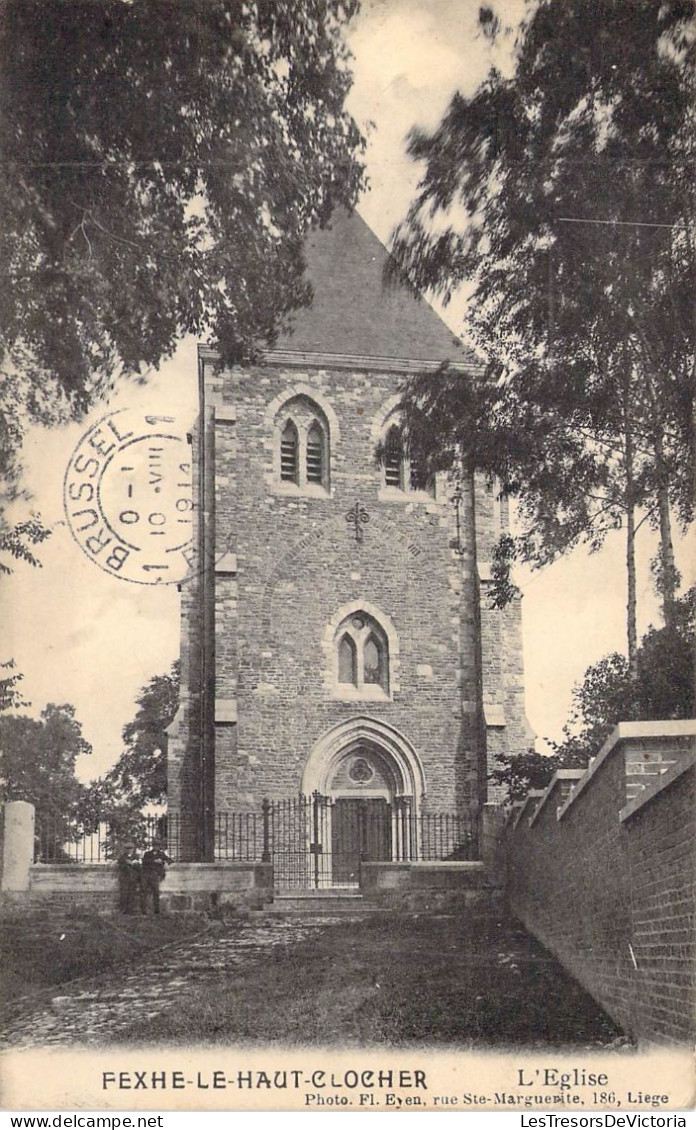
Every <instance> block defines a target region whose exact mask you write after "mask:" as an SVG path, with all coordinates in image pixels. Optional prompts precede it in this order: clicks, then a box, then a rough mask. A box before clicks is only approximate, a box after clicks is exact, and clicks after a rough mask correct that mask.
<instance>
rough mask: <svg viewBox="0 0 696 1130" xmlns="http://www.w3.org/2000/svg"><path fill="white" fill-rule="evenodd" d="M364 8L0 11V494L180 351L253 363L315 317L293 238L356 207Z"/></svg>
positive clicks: (309, 1) (90, 1)
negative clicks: (290, 324)
mask: <svg viewBox="0 0 696 1130" xmlns="http://www.w3.org/2000/svg"><path fill="white" fill-rule="evenodd" d="M356 9H357V0H299V2H293V3H291V2H290V0H255V2H253V0H252V2H250V3H239V2H238V0H187V2H186V3H184V4H177V5H175V6H173V5H172V3H171V0H74V2H71V3H65V0H5V2H4V3H3V5H2V9H1V12H0V52H1V53H2V56H3V59H4V60H5V63H4V65H3V70H2V78H1V79H0V83H1V85H0V102H1V105H2V115H1V116H0V146H1V148H2V153H3V160H2V162H1V163H0V205H1V207H2V213H3V225H2V232H1V233H0V348H1V350H2V366H1V367H2V373H1V374H0V440H2V444H1V445H0V446H2V450H3V452H4V455H3V463H2V465H0V473H2V476H4V477H5V478H10V479H11V478H13V477H14V478H16V475H17V473H18V466H17V453H18V451H19V447H20V445H21V438H22V434H23V431H24V427H25V425H26V422H27V421H28V420H30V421H34V422H39V423H44V424H53V423H56V422H58V421H61V420H65V419H68V418H78V417H79V416H80V415H81V413H83V412H84V411H85V410H86V409H87V408H88V407H89V406H90V405H91V404H92V403H93V402H94V400H95V399H96V398H97V397H99V396H100V395H102V394H103V393H104V392H105V391H107V390H108V389H110V388H112V387H113V383H114V380H115V379H116V378H117V377H118V376H123V375H130V376H132V377H134V378H136V379H143V376H144V374H145V373H146V371H147V370H148V368H152V367H157V366H158V364H159V363H160V362H161V361H162V359H163V358H166V357H167V356H169V355H170V354H171V353H172V351H173V349H174V347H175V345H176V342H177V340H178V339H179V338H180V337H181V335H183V334H185V333H191V334H196V335H198V336H205V337H208V338H210V339H212V342H213V344H214V345H216V346H217V347H218V348H219V350H220V352H221V354H222V358H223V361H225V362H229V361H232V360H240V359H244V358H245V357H249V356H250V355H253V353H254V350H255V348H256V347H258V345H259V343H262V342H268V341H272V340H273V336H274V334H275V333H276V331H277V329H278V326H279V324H281V323H283V322H284V321H285V320H287V318H288V316H289V315H290V312H291V311H292V310H293V309H295V308H297V307H299V306H302V305H303V304H305V303H307V302H308V301H309V298H310V292H309V289H308V287H307V285H306V284H305V283H304V282H303V280H302V271H303V259H302V243H303V236H304V235H305V232H306V231H307V228H308V227H309V226H310V225H311V224H313V223H316V222H318V223H325V222H326V221H327V220H328V218H329V216H330V213H331V210H332V208H333V206H334V204H335V203H337V202H341V203H342V204H345V205H350V204H352V203H353V202H354V201H355V198H356V194H357V192H358V189H359V186H360V184H361V180H362V167H361V164H360V161H359V154H360V152H361V147H362V144H363V142H362V138H361V136H360V134H359V131H358V129H357V127H356V125H355V123H354V121H353V120H352V118H351V117H350V115H349V114H348V113H347V112H346V110H345V108H344V101H345V97H346V94H347V92H348V90H349V88H350V84H351V75H350V71H349V65H348V64H349V55H348V53H347V50H346V48H345V46H344V45H343V42H342V39H341V29H342V25H343V24H345V23H346V22H347V21H348V20H349V19H350V18H351V16H352V15H353V13H354V12H355V11H356Z"/></svg>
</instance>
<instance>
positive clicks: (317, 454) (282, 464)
mask: <svg viewBox="0 0 696 1130" xmlns="http://www.w3.org/2000/svg"><path fill="white" fill-rule="evenodd" d="M275 443H276V454H275V456H274V466H275V478H276V482H277V481H278V480H280V482H281V483H287V484H289V483H294V484H295V486H296V487H298V488H299V490H300V492H305V491H306V492H307V493H308V494H314V493H317V492H318V493H322V492H323V491H328V490H329V466H330V459H329V455H330V436H329V423H328V420H327V419H326V416H325V414H324V413H323V412H322V410H321V408H320V407H319V405H318V404H316V403H315V402H314V401H313V400H311V399H310V398H309V397H308V396H293V397H291V398H290V399H289V400H287V401H286V402H285V403H284V404H283V405H282V407H281V408H280V409H279V410H278V412H277V414H276V417H275Z"/></svg>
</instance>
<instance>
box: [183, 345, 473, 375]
mask: <svg viewBox="0 0 696 1130" xmlns="http://www.w3.org/2000/svg"><path fill="white" fill-rule="evenodd" d="M198 356H199V358H200V359H201V360H202V361H219V359H220V356H219V354H218V353H217V351H216V350H214V349H210V348H209V347H208V346H199V347H198ZM261 363H262V364H267V365H287V366H298V367H299V368H312V369H356V370H361V371H362V370H368V371H370V372H379V373H423V372H427V373H430V372H433V373H434V372H435V371H436V370H437V369H439V368H440V366H441V364H442V358H439V359H433V360H432V361H418V360H413V359H411V358H408V357H361V356H359V355H353V354H348V353H312V352H307V351H305V350H295V349H264V350H263V351H262V352H261ZM449 368H450V369H452V370H454V371H455V372H457V373H479V372H480V371H481V366H480V365H478V364H475V363H471V362H470V363H468V364H464V365H463V364H461V363H459V362H456V361H450V363H449Z"/></svg>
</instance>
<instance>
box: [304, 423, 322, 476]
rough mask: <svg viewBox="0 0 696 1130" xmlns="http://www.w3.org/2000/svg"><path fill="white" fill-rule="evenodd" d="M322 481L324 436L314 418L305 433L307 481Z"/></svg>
mask: <svg viewBox="0 0 696 1130" xmlns="http://www.w3.org/2000/svg"><path fill="white" fill-rule="evenodd" d="M323 481H324V436H323V433H322V430H321V428H320V427H319V425H318V424H317V422H316V420H315V421H314V423H313V424H312V426H311V428H310V429H309V432H308V434H307V482H308V483H319V484H321V483H323Z"/></svg>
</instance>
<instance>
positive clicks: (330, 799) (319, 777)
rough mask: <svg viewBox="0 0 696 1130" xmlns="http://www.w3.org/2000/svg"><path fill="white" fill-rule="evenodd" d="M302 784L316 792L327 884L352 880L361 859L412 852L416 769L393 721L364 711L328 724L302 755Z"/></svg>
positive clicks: (419, 787)
mask: <svg viewBox="0 0 696 1130" xmlns="http://www.w3.org/2000/svg"><path fill="white" fill-rule="evenodd" d="M302 791H303V793H304V794H305V795H306V796H313V797H315V798H321V799H320V800H319V799H317V800H316V801H315V803H316V804H317V805H320V817H319V819H318V820H317V822H316V826H317V830H318V835H319V836H320V837H321V845H320V846H321V853H322V856H323V860H322V871H323V874H324V876H325V880H326V881H330V882H331V883H332V884H333V885H335V886H355V885H357V884H358V882H359V878H360V866H361V864H362V863H363V862H367V861H372V862H374V861H379V860H408V859H412V858H414V857H415V856H417V851H418V845H417V842H416V828H417V820H416V815H417V813H418V812H419V811H420V805H421V800H422V797H423V793H424V778H423V769H422V766H421V763H420V759H419V758H418V755H417V754H416V751H415V750H414V748H413V746H412V745H411V744H410V743H409V742H408V741H407V740H406V738H404V736H403V735H402V734H400V733H399V732H398V731H397V730H396V729H395V728H394V727H392V726H389V725H387V724H386V723H384V722H380V721H377V720H376V719H372V718H368V717H359V718H352V719H349V720H348V721H346V722H342V723H340V724H339V725H338V726H335V727H333V729H331V730H330V731H328V733H326V734H325V735H323V736H322V738H321V739H320V740H319V741H318V742H317V744H316V745H315V747H314V749H313V750H312V753H311V754H310V757H309V759H308V761H307V765H306V766H305V772H304V775H303V781H302Z"/></svg>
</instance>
